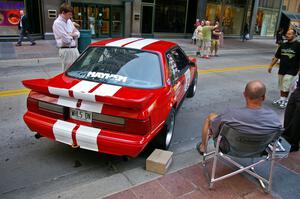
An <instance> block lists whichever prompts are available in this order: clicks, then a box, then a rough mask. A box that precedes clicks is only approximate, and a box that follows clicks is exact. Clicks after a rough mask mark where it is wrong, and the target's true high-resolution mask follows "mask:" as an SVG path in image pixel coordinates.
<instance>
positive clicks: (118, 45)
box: [106, 37, 142, 47]
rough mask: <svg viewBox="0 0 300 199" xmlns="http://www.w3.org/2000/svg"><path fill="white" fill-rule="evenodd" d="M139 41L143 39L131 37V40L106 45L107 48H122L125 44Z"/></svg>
mask: <svg viewBox="0 0 300 199" xmlns="http://www.w3.org/2000/svg"><path fill="white" fill-rule="evenodd" d="M139 39H142V38H135V37H131V38H126V39H120V40H117V41H113V42H110V43H108V44H106V46H116V47H121V46H123V45H125V44H128V43H130V42H133V41H136V40H139Z"/></svg>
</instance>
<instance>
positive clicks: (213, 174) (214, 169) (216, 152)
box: [209, 136, 222, 189]
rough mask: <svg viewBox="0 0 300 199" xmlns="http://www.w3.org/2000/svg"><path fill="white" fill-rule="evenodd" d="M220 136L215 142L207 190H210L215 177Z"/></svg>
mask: <svg viewBox="0 0 300 199" xmlns="http://www.w3.org/2000/svg"><path fill="white" fill-rule="evenodd" d="M221 138H222V137H221V136H219V137H218V140H217V145H216V150H215V154H214V161H213V166H212V170H211V177H210V183H209V188H210V189H212V188H213V185H214V181H215V175H216V168H217V161H218V153H219V146H220V141H221Z"/></svg>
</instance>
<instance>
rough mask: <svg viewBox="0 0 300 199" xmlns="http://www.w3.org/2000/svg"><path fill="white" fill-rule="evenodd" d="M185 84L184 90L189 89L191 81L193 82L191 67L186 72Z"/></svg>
mask: <svg viewBox="0 0 300 199" xmlns="http://www.w3.org/2000/svg"><path fill="white" fill-rule="evenodd" d="M184 76H185V85H184V91H187V90H188V89H189V86H190V82H191V71H190V69H188V70H187V71H186V72H185V73H184Z"/></svg>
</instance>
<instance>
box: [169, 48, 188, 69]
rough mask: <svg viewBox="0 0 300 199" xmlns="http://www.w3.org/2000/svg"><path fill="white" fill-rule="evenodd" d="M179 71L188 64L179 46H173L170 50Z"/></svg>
mask: <svg viewBox="0 0 300 199" xmlns="http://www.w3.org/2000/svg"><path fill="white" fill-rule="evenodd" d="M171 53H172V55H173V57H174V60H175V62H176V64H177V68H178V70H179V71H181V72H183V71H184V69H185V68H186V67H187V66H188V60H187V58H186V56H185V54H184V53H183V52H182V50H181V49H180V48H175V49H173V50H172V51H171Z"/></svg>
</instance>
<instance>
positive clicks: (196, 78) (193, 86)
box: [186, 71, 198, 97]
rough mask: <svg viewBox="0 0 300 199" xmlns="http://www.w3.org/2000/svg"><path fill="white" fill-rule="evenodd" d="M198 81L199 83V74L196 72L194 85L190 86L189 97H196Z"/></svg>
mask: <svg viewBox="0 0 300 199" xmlns="http://www.w3.org/2000/svg"><path fill="white" fill-rule="evenodd" d="M197 81H198V72H197V71H196V72H195V75H194V79H193V82H192V84H191V85H190V86H189V89H188V91H187V95H186V96H187V97H194V95H195V94H196V90H197Z"/></svg>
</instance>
